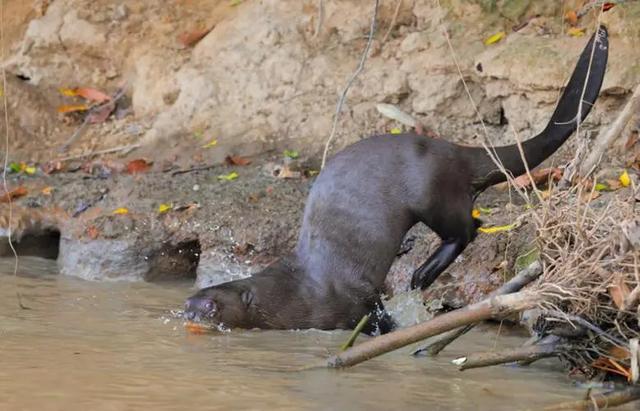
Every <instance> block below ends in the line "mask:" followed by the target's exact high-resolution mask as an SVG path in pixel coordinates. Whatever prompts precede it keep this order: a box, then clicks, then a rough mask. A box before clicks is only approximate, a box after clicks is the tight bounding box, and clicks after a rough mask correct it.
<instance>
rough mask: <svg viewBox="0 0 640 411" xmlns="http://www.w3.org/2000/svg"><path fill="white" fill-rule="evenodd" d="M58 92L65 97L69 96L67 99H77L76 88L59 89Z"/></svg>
mask: <svg viewBox="0 0 640 411" xmlns="http://www.w3.org/2000/svg"><path fill="white" fill-rule="evenodd" d="M58 91H59V92H60V94H62V95H63V96H67V97H75V96H77V95H78V92H77V90H76V89H75V88H59V89H58Z"/></svg>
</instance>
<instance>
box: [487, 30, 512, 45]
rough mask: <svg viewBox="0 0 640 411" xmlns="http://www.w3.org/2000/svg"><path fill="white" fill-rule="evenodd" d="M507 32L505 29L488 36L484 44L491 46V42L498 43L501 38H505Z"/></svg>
mask: <svg viewBox="0 0 640 411" xmlns="http://www.w3.org/2000/svg"><path fill="white" fill-rule="evenodd" d="M506 35H507V34H506V33H505V32H504V31H500V32H498V33H496V34H494V35H493V36H490V37H487V39H486V40H485V41H484V44H485V45H486V46H489V45H491V44H494V43H497V42H499V41H500V40H502V39H503V38H504V36H506Z"/></svg>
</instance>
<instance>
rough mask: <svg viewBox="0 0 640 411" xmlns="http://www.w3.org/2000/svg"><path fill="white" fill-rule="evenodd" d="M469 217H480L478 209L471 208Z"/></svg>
mask: <svg viewBox="0 0 640 411" xmlns="http://www.w3.org/2000/svg"><path fill="white" fill-rule="evenodd" d="M471 217H473V218H480V210H478V209H477V208H474V209H473V210H471Z"/></svg>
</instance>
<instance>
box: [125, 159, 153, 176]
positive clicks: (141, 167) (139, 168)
mask: <svg viewBox="0 0 640 411" xmlns="http://www.w3.org/2000/svg"><path fill="white" fill-rule="evenodd" d="M152 164H153V162H152V161H147V160H145V159H144V158H138V159H136V160H131V161H129V162H128V163H127V167H126V170H127V173H129V174H137V173H144V172H147V171H149V169H150V168H151V165H152Z"/></svg>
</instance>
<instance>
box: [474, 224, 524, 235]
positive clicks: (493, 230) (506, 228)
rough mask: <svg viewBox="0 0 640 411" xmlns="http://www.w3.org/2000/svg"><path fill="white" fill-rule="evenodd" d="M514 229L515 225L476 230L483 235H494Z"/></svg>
mask: <svg viewBox="0 0 640 411" xmlns="http://www.w3.org/2000/svg"><path fill="white" fill-rule="evenodd" d="M515 227H516V223H511V224H507V225H498V226H494V227H480V228H478V231H480V232H481V233H485V234H495V233H499V232H502V231H509V230H513V229H514V228H515Z"/></svg>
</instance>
